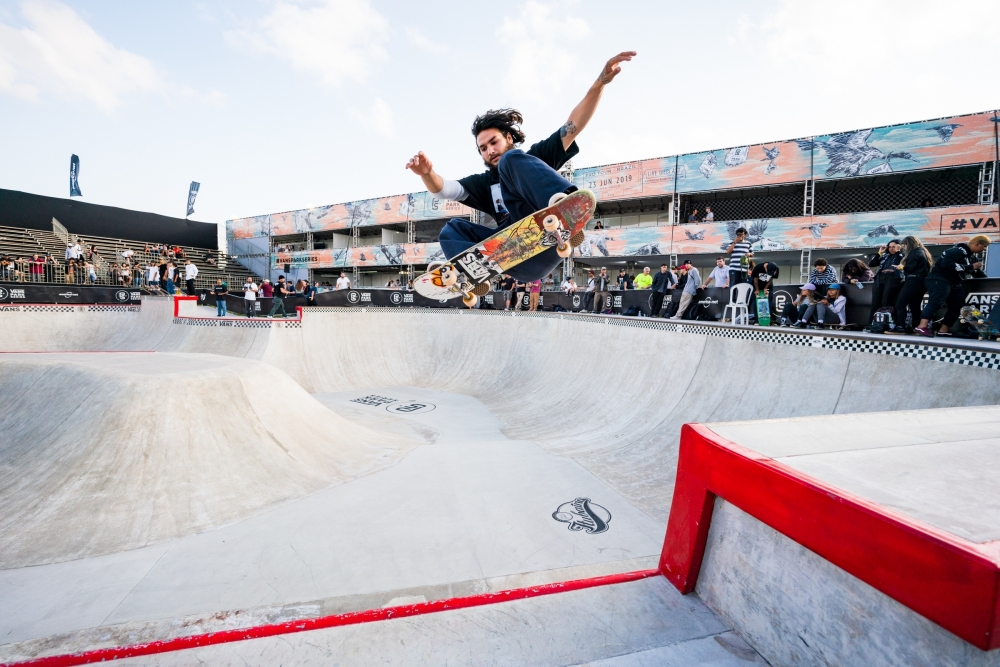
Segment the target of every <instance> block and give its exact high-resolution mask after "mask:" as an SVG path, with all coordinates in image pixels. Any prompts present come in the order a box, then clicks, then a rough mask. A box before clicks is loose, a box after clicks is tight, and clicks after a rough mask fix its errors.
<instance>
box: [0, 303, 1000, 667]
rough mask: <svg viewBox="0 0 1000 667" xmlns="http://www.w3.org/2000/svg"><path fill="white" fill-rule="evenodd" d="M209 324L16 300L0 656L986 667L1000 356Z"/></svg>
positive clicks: (531, 317) (512, 318)
mask: <svg viewBox="0 0 1000 667" xmlns="http://www.w3.org/2000/svg"><path fill="white" fill-rule="evenodd" d="M212 314H214V309H213V310H209V309H208V308H203V307H198V306H197V305H196V302H194V301H190V300H186V299H181V298H178V299H176V300H174V299H169V298H148V299H144V300H143V303H142V305H141V306H139V307H135V306H49V307H44V306H14V307H5V308H2V309H0V331H2V332H3V336H2V337H0V350H2V351H3V354H0V390H2V393H0V395H2V396H3V397H4V409H3V410H2V411H0V475H2V477H0V479H2V483H0V609H3V611H4V613H3V614H0V637H2V638H0V663H20V662H26V663H29V664H50V665H56V664H59V665H69V664H85V663H88V662H96V661H100V660H109V659H116V660H118V663H119V664H123V665H131V664H144V665H148V664H155V665H182V664H199V663H204V664H279V663H282V664H317V665H319V664H334V663H336V664H341V665H366V664H376V663H378V664H381V663H386V664H400V665H409V664H413V665H417V664H533V665H577V664H599V665H609V666H618V665H653V664H657V665H661V664H667V665H696V664H712V665H751V664H768V663H769V664H772V665H793V664H794V665H798V664H809V665H900V664H905V665H991V664H1000V659H998V657H997V651H995V650H993V649H994V648H995V647H996V645H997V637H998V633H997V629H996V624H997V623H998V622H1000V621H998V620H997V619H998V618H1000V615H998V614H997V613H996V610H997V591H998V589H1000V585H998V583H1000V576H998V571H1000V570H998V567H997V562H1000V548H998V547H997V544H1000V543H998V542H997V540H998V539H1000V491H998V490H997V487H996V483H995V471H996V470H997V469H998V463H1000V447H998V445H1000V438H998V436H997V433H998V430H997V425H998V424H1000V408H998V407H997V405H998V404H1000V353H998V352H1000V351H998V350H997V349H996V348H995V346H991V345H990V344H982V343H980V344H973V343H968V344H966V345H963V344H961V343H960V342H958V341H956V342H955V343H953V344H949V343H941V342H940V341H937V342H935V344H934V345H925V344H922V343H921V342H919V341H912V340H908V339H902V338H894V339H885V338H882V339H879V340H869V339H866V338H865V337H863V336H860V335H850V334H826V333H821V332H815V333H814V332H791V331H788V330H773V331H761V330H759V329H744V328H727V327H713V326H710V325H703V324H701V323H699V324H697V325H694V324H682V323H674V322H666V321H650V320H644V319H641V318H639V319H636V318H622V317H609V316H586V315H569V314H558V313H553V314H548V313H538V314H535V313H531V314H527V313H518V314H511V313H503V312H489V311H482V312H480V311H460V310H453V311H449V310H435V311H427V310H420V309H362V308H340V309H334V308H329V309H324V308H315V309H306V310H305V312H304V313H303V314H302V315H301V317H300V318H296V319H293V320H284V321H270V320H258V319H253V320H247V319H244V318H225V319H216V318H214V317H210V315H212ZM685 425H687V426H685ZM678 461H679V465H678ZM665 536H666V537H665Z"/></svg>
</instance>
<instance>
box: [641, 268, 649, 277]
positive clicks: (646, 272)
mask: <svg viewBox="0 0 1000 667" xmlns="http://www.w3.org/2000/svg"><path fill="white" fill-rule="evenodd" d="M642 272H643V274H645V275H647V276H648V275H649V267H648V266H647V267H645V268H644V269H643V270H642Z"/></svg>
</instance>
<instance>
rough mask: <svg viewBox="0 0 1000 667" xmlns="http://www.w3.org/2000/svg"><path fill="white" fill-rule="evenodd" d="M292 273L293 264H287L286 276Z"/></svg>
mask: <svg viewBox="0 0 1000 667" xmlns="http://www.w3.org/2000/svg"><path fill="white" fill-rule="evenodd" d="M291 272H292V265H291V264H285V275H286V276H287V275H288V274H289V273H291Z"/></svg>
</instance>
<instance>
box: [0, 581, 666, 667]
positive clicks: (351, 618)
mask: <svg viewBox="0 0 1000 667" xmlns="http://www.w3.org/2000/svg"><path fill="white" fill-rule="evenodd" d="M658 576H660V571H659V570H637V571H635V572H622V573H619V574H609V575H606V576H603V577H591V578H589V579H576V580H574V581H563V582H558V583H553V584H543V585H541V586H529V587H527V588H513V589H510V590H506V591H498V592H496V593H482V594H479V595H470V596H467V597H459V598H451V599H448V600H432V601H431V602H419V603H417V604H408V605H401V606H399V607H386V608H383V609H369V610H366V611H355V612H350V613H347V614H335V615H333V616H323V617H320V618H307V619H300V620H296V621H286V622H285V623H276V624H274V625H258V626H255V627H251V628H241V629H238V630H222V631H220V632H209V633H207V634H201V635H191V636H188V637H177V638H175V639H165V640H163V641H156V642H150V643H148V644H136V645H133V646H117V647H113V648H104V649H97V650H94V651H86V652H83V653H72V654H64V655H53V656H45V657H41V658H33V659H31V660H25V661H22V662H13V663H7V664H5V665H0V667H14V666H15V665H16V666H23V665H31V666H32V667H69V666H70V665H87V664H91V663H95V662H104V661H107V660H121V659H123V658H134V657H137V656H140V655H154V654H157V653H168V652H170V651H181V650H184V649H191V648H198V647H201V646H212V645H214V644H227V643H230V642H239V641H245V640H247V639H260V638H262V637H273V636H274V635H286V634H291V633H294V632H307V631H309V630H321V629H323V628H335V627H338V626H342V625H357V624H359V623H371V622H373V621H388V620H390V619H394V618H407V617H409V616H419V615H421V614H433V613H436V612H439V611H450V610H453V609H466V608H468V607H481V606H484V605H489V604H497V603H500V602H511V601H513V600H525V599H527V598H534V597H540V596H543V595H552V594H554V593H567V592H569V591H578V590H581V589H584V588H595V587H597V586H608V585H611V584H623V583H627V582H630V581H638V580H640V579H648V578H650V577H658Z"/></svg>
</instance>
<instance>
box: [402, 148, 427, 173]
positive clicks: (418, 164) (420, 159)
mask: <svg viewBox="0 0 1000 667" xmlns="http://www.w3.org/2000/svg"><path fill="white" fill-rule="evenodd" d="M406 169H409V170H410V171H412V172H413V173H414V174H416V175H417V176H426V175H427V174H429V173H431V172H432V171H433V170H434V165H433V164H431V161H430V158H428V157H427V156H426V155H424V152H423V151H420V152H419V153H417V154H416V155H414V156H413V157H412V158H410V161H409V162H407V163H406Z"/></svg>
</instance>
